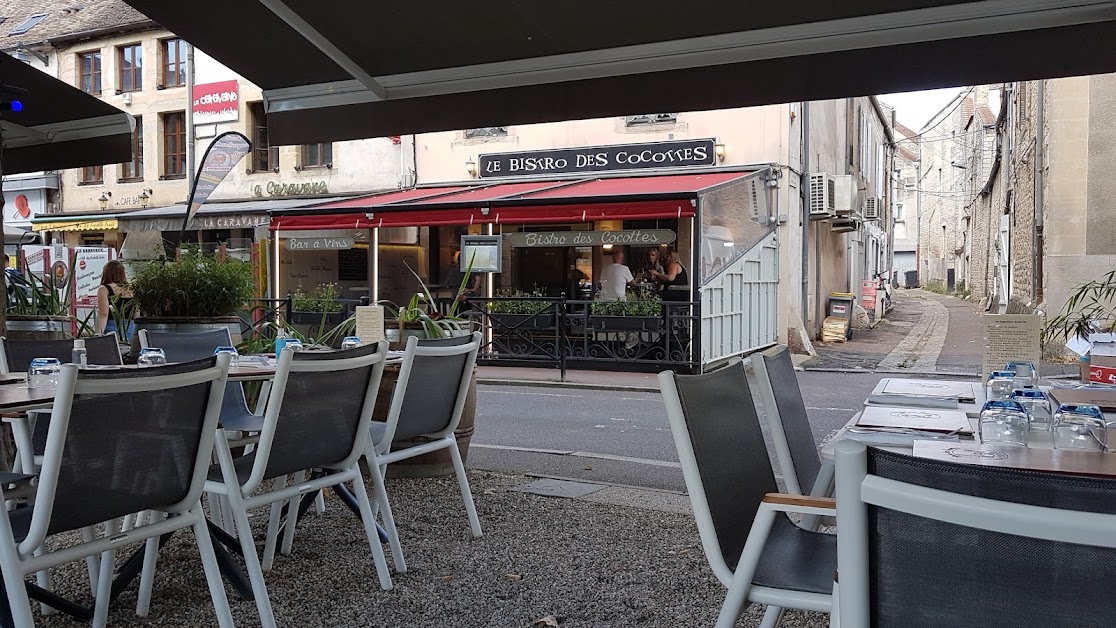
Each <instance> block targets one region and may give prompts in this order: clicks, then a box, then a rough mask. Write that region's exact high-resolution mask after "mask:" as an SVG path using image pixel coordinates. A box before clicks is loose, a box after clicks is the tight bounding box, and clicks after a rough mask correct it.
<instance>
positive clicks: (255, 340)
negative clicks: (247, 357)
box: [236, 315, 356, 354]
mask: <svg viewBox="0 0 1116 628" xmlns="http://www.w3.org/2000/svg"><path fill="white" fill-rule="evenodd" d="M280 330H282V331H283V333H285V334H286V335H287V337H288V338H294V339H296V340H298V341H299V342H301V343H302V345H303V346H304V347H310V348H314V347H333V346H334V345H336V344H338V343H339V341H340V340H341V339H342V338H344V337H345V336H352V335H354V333H355V332H356V316H355V315H353V316H350V317H349V318H347V319H345V320H343V321H341V322H340V323H338V324H337V325H334V326H333V327H328V328H327V327H326V326H324V325H322V326H319V327H318V328H317V329H311V330H309V333H306V332H302V331H299V330H298V329H296V328H295V327H294V326H293V325H290V324H289V323H288V322H287V321H285V320H283V319H282V318H281V317H280V318H278V319H269V320H262V321H260V322H258V323H256V324H255V325H254V326H253V327H252V329H251V330H249V331H248V333H246V334H244V340H242V341H241V342H240V344H239V345H237V347H236V350H237V351H238V352H239V353H244V354H251V353H270V352H271V351H272V350H273V349H274V348H275V339H276V338H278V337H279V331H280Z"/></svg>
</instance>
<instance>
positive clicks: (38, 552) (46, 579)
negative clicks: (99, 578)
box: [35, 547, 96, 615]
mask: <svg viewBox="0 0 1116 628" xmlns="http://www.w3.org/2000/svg"><path fill="white" fill-rule="evenodd" d="M44 551H45V550H44V549H43V548H42V547H38V548H36V549H35V556H42V555H43V552H44ZM50 580H51V579H50V570H49V569H44V570H42V571H38V572H35V584H37V585H38V586H39V588H41V589H46V590H47V591H51V590H53V585H51V581H50ZM94 593H96V590H94ZM39 612H40V613H42V614H43V615H53V614H54V607H53V606H50V605H48V604H46V603H45V602H44V603H40V604H39Z"/></svg>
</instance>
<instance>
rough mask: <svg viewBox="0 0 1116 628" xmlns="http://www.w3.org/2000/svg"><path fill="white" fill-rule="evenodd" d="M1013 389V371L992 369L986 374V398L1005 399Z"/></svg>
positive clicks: (993, 399)
mask: <svg viewBox="0 0 1116 628" xmlns="http://www.w3.org/2000/svg"><path fill="white" fill-rule="evenodd" d="M1013 390H1015V371H992V372H991V373H989V375H988V398H989V399H990V400H992V401H1006V400H1007V399H1009V398H1011V391H1013Z"/></svg>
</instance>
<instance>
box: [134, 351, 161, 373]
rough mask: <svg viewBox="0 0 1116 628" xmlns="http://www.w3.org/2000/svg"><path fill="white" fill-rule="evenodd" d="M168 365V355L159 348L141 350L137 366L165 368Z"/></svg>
mask: <svg viewBox="0 0 1116 628" xmlns="http://www.w3.org/2000/svg"><path fill="white" fill-rule="evenodd" d="M166 363H167V354H166V353H165V352H163V350H162V349H159V348H157V347H148V348H146V349H140V354H139V357H138V358H137V359H136V364H138V365H139V367H140V368H144V367H148V366H164V365H166Z"/></svg>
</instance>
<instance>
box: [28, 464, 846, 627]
mask: <svg viewBox="0 0 1116 628" xmlns="http://www.w3.org/2000/svg"><path fill="white" fill-rule="evenodd" d="M470 481H471V482H472V485H473V493H474V496H475V498H476V502H477V508H478V511H479V513H480V516H481V522H482V525H483V526H484V533H485V534H484V536H483V537H482V538H480V539H473V538H472V536H471V535H470V534H469V531H468V522H467V519H466V516H465V510H464V508H463V507H462V505H461V502H460V498H459V497H458V494H457V487H456V484H455V483H454V482H453V481H452V479H444V478H443V479H392V480H389V483H388V491H389V494H390V495H391V497H392V506H393V508H394V510H395V516H396V520H397V523H398V526H399V529H400V535H401V539H402V543H403V550H404V552H405V553H406V559H407V566H408V568H409V570H408V571H407V573H404V574H394V576H393V577H394V584H395V588H394V589H393V590H391V591H382V590H381V589H380V588H379V586H378V584H377V580H376V575H375V568H374V567H373V565H372V557H371V553H370V552H369V550H368V547H367V544H366V542H365V540H364V536H363V533H362V531H361V527H360V526H359V524H358V523H357V521H356V520H355V519H354V518H353V516H352V515H351V514H350V513H349V511H348V510H347V509H346V508H345V507H344V506H343V505H342V504H340V502H338V501H336V499H330V500H328V508H327V510H326V513H325V514H324V515H322V516H317V515H314V514H310V515H308V516H307V518H306V519H304V521H303V524H302V525H301V526H300V527H299V531H298V536H297V537H296V540H295V547H294V553H293V554H292V555H291V556H289V557H284V556H278V557H277V558H276V563H275V567H274V568H273V569H272V571H271V572H270V573H269V574H267V586H268V591H269V592H270V595H271V601H272V605H273V607H274V611H275V616H276V619H277V621H278V623H279V625H280V626H298V627H317V626H322V627H325V626H329V627H331V628H337V627H348V626H367V627H373V626H375V627H399V628H404V627H406V628H412V627H431V628H440V627H448V626H453V627H455V628H520V627H522V628H532V627H533V626H553V625H557V626H561V627H562V628H590V627H591V628H601V627H613V626H615V627H624V626H640V627H648V628H651V627H659V626H662V627H664V628H667V627H670V628H675V627H678V626H712V625H713V623H714V621H715V619H716V615H717V611H718V609H719V608H720V605H721V603H722V601H723V600H724V589H723V588H722V587H721V585H720V583H718V582H717V580H716V578H715V577H714V576H713V574H712V572H711V571H710V569H709V567H708V565H707V564H706V562H705V557H704V555H703V554H702V550H701V544H700V542H699V540H698V536H697V530H696V528H695V526H694V523H693V519H692V517H690V516H688V515H680V514H673V513H665V512H658V511H653V510H644V509H639V508H630V507H622V506H615V505H609V504H600V503H591V502H587V501H580V500H571V499H558V498H548V497H540V496H537V495H530V494H524V493H520V492H515V491H509V490H508V489H509V488H511V487H513V486H517V485H520V484H524V483H526V482H527V481H529V480H528V479H527V478H524V477H521V476H512V475H501V474H492V473H480V472H472V473H470ZM435 508H436V509H438V511H437V512H435V511H434V509H435ZM259 512H260V513H261V515H257V517H255V519H262V513H263V512H265V510H262V509H261V510H260V511H259ZM311 512H312V511H311ZM257 523H261V522H257ZM262 537H263V535H262V533H258V534H257V539H262ZM261 547H262V541H261ZM385 549H386V546H385ZM389 560H390V559H389ZM55 590H56V591H58V592H59V593H61V594H63V595H65V596H67V597H71V598H77V599H79V600H82V601H83V602H85V603H88V601H89V597H90V596H89V591H88V582H87V580H86V579H85V567H84V563H83V562H82V563H75V564H72V565H67V566H64V567H62V568H60V569H58V570H57V571H56V572H55ZM229 595H230V603H231V606H232V610H233V616H234V618H235V619H236V623H237V625H238V626H258V625H259V619H258V617H257V615H256V607H255V604H254V603H253V602H245V601H241V600H239V599H238V598H236V596H235V594H233V593H231V592H230V593H229ZM134 608H135V585H133V586H132V587H131V588H130V589H129V590H128V591H126V592H125V593H124V594H123V595H122V596H121V597H120V598H119V599H118V600H117V601H116V603H115V604H114V605H113V607H112V611H111V613H110V615H109V623H110V625H112V626H151V625H158V626H165V627H177V626H215V625H216V619H215V617H214V615H213V610H212V604H211V602H210V599H209V593H208V589H207V588H206V586H205V579H204V575H203V573H202V569H201V563H200V560H199V559H198V555H197V549H196V546H195V545H194V542H193V536H192V535H191V534H189V533H180V534H179V535H176V537H175V538H174V539H173V540H172V541H171V543H170V544H168V545H167V547H166V548H165V549H164V550H163V552H162V553H161V554H160V558H159V569H158V574H157V577H156V580H155V595H154V599H153V602H152V608H151V614H150V616H149V617H148V618H146V619H144V618H139V617H136V615H135V612H134ZM762 611H763V608H762V607H758V606H753V607H751V608H749V609H748V612H747V613H746V614H745V615H744V617H742V618H741V620H740V622H739V625H740V626H749V627H751V626H758V625H759V620H760V618H761V616H762ZM547 617H549V618H551V619H552V620H553V622H555V623H548V622H546V621H540V620H543V619H544V618H547ZM827 624H828V618H827V617H825V616H822V615H817V614H811V613H788V614H787V616H786V618H785V619H784V620H783V623H782V626H783V627H784V628H815V627H817V628H820V627H823V626H826V625H827ZM38 625H39V626H48V627H63V626H65V627H71V626H79V625H81V626H85V625H86V624H82V623H79V622H75V621H73V620H71V619H69V618H68V617H66V616H64V615H54V616H51V617H48V618H40V619H39V621H38Z"/></svg>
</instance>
